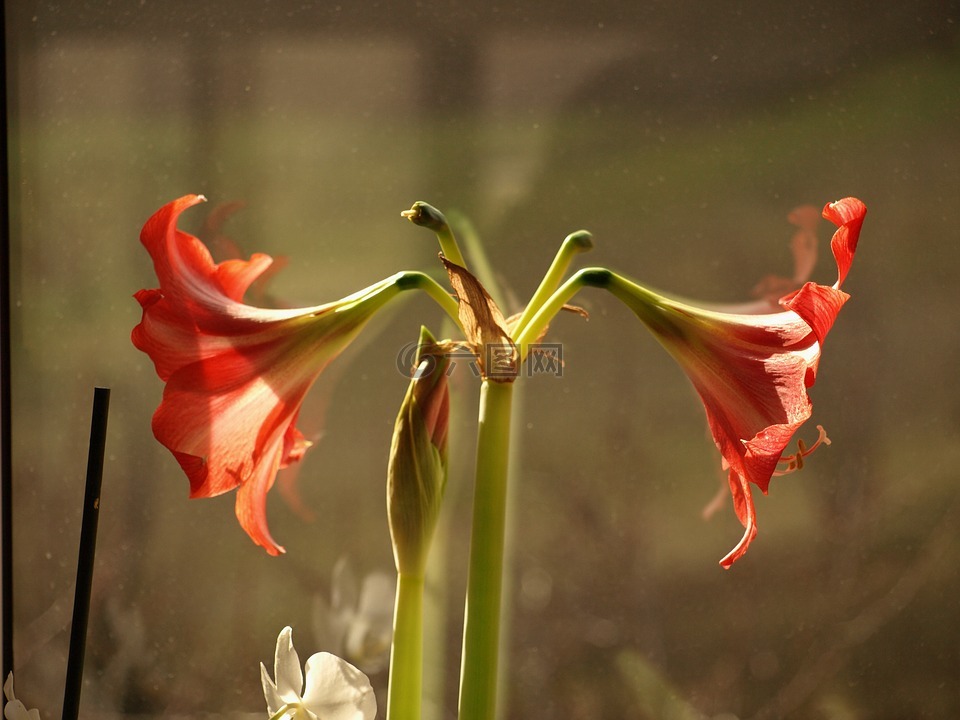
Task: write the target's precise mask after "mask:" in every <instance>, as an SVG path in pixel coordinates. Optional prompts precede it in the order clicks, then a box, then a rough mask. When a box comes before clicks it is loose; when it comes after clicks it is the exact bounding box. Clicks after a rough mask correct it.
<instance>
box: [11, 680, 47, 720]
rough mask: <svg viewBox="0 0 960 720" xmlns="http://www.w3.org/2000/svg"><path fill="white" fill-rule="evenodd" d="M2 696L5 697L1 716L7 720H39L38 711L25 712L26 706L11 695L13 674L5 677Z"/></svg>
mask: <svg viewBox="0 0 960 720" xmlns="http://www.w3.org/2000/svg"><path fill="white" fill-rule="evenodd" d="M3 694H4V695H6V696H7V702H6V704H5V705H4V706H3V716H4V717H5V718H6V719H7V720H40V711H39V710H36V709H34V710H27V706H26V705H24V704H23V703H22V702H20V701H19V700H17V696H16V695H14V694H13V673H10V674H9V675H7V681H6V682H5V683H3Z"/></svg>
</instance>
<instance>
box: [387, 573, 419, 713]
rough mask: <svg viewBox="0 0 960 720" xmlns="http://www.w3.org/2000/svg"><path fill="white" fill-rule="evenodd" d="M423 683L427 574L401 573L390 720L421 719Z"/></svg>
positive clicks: (398, 588) (392, 671) (391, 682)
mask: <svg viewBox="0 0 960 720" xmlns="http://www.w3.org/2000/svg"><path fill="white" fill-rule="evenodd" d="M422 685H423V575H414V574H411V573H399V574H398V575H397V602H396V606H395V608H394V614H393V648H392V650H391V653H390V680H389V685H388V691H387V720H420V704H421V696H422Z"/></svg>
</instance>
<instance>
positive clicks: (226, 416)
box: [132, 195, 403, 555]
mask: <svg viewBox="0 0 960 720" xmlns="http://www.w3.org/2000/svg"><path fill="white" fill-rule="evenodd" d="M203 200H204V198H203V197H202V196H200V195H187V196H185V197H182V198H180V199H179V200H175V201H174V202H171V203H169V204H168V205H165V206H164V207H162V208H160V210H158V211H157V213H156V214H155V215H154V216H153V217H151V218H150V219H149V220H148V221H147V223H146V225H144V227H143V231H142V232H141V235H140V240H141V242H143V244H144V246H145V247H146V248H147V250H148V251H149V252H150V255H151V257H152V258H153V264H154V268H155V270H156V273H157V278H158V279H159V281H160V287H159V289H154V290H141V291H139V292H138V293H136V295H135V297H136V299H137V300H138V301H139V303H140V305H141V306H142V308H143V319H142V320H141V322H140V324H139V325H137V326H136V327H135V328H134V330H133V333H132V340H133V344H134V345H136V347H137V348H139V349H140V350H143V351H144V352H145V353H147V354H148V355H149V356H150V359H151V360H153V362H154V365H155V367H156V370H157V374H158V375H159V376H160V378H161V379H162V380H164V381H165V382H166V387H165V389H164V392H163V401H162V402H161V404H160V407H158V408H157V411H156V413H155V414H154V416H153V432H154V435H156V437H157V439H158V440H159V441H160V442H161V443H162V444H163V445H165V446H166V447H167V448H168V449H169V450H170V451H171V452H172V453H173V455H174V457H175V458H176V459H177V461H178V462H179V463H180V466H181V467H182V468H183V470H184V472H185V473H186V474H187V477H188V478H189V480H190V497H212V496H214V495H219V494H221V493H224V492H227V491H229V490H232V489H234V488H239V490H238V492H237V501H236V513H237V519H238V520H239V521H240V525H241V526H242V527H243V529H244V530H245V531H246V532H247V534H248V535H249V536H250V537H251V538H252V539H253V541H254V542H255V543H257V544H258V545H261V546H262V547H264V548H265V549H266V551H267V552H268V553H270V554H271V555H277V554H279V553H281V552H283V548H282V547H280V546H279V545H278V544H277V543H276V542H275V541H274V540H273V538H272V537H271V535H270V532H269V530H268V528H267V519H266V495H267V491H268V490H269V489H270V488H271V487H272V485H273V482H274V480H275V478H276V475H277V470H278V469H279V468H282V467H285V466H287V465H288V464H290V463H292V462H295V461H297V460H299V459H300V458H301V457H302V456H303V454H304V452H305V451H306V449H307V447H308V446H309V443H308V442H307V441H306V440H305V439H304V437H303V435H301V433H300V432H299V431H298V430H297V428H296V420H297V414H298V412H299V410H300V405H301V403H302V402H303V398H304V396H305V395H306V392H307V390H308V389H309V388H310V386H311V385H312V384H313V382H314V381H315V380H316V379H317V376H318V375H319V374H320V372H321V371H322V370H323V369H324V367H326V365H327V364H328V363H329V362H330V361H331V360H333V359H334V358H335V357H336V356H337V355H338V354H339V353H340V352H341V351H342V350H343V349H344V348H345V347H346V346H347V345H348V344H349V343H350V341H351V340H353V339H354V337H356V335H357V333H359V331H360V330H361V329H362V328H363V326H364V324H365V323H366V321H367V320H369V318H370V317H371V315H372V314H373V313H374V312H375V311H376V310H377V309H379V308H380V307H382V306H383V305H384V304H385V303H386V302H387V301H388V300H389V299H390V298H391V297H393V296H394V295H396V294H397V293H398V292H400V291H401V290H402V289H403V288H402V287H400V285H399V284H398V282H397V277H398V276H394V277H392V278H387V279H386V280H383V281H381V282H379V283H377V284H375V285H372V286H370V287H369V288H366V289H365V290H361V291H360V292H358V293H355V294H353V295H351V296H349V297H347V298H344V299H343V300H340V301H338V302H335V303H329V304H326V305H318V306H316V307H310V308H298V309H291V310H268V309H263V308H258V307H253V306H251V305H246V304H244V303H243V301H242V300H243V295H244V293H245V292H246V291H247V289H248V288H249V287H250V285H251V283H253V282H254V281H255V280H256V279H257V278H258V277H260V276H261V275H262V274H263V272H264V271H265V270H266V269H267V268H268V267H269V266H270V264H271V262H272V260H271V258H270V257H269V256H267V255H263V254H259V253H257V254H254V255H253V256H252V257H251V258H250V260H246V261H244V260H226V261H224V262H221V263H219V264H215V263H214V262H213V260H212V258H211V256H210V253H209V251H208V250H207V248H206V247H205V246H204V245H203V243H201V242H200V241H199V240H198V239H197V238H195V237H193V236H192V235H189V234H187V233H185V232H181V231H180V230H178V229H177V227H176V224H177V218H178V217H179V215H180V213H181V212H183V211H184V210H186V209H187V208H189V207H191V206H193V205H196V204H197V203H200V202H202V201H203Z"/></svg>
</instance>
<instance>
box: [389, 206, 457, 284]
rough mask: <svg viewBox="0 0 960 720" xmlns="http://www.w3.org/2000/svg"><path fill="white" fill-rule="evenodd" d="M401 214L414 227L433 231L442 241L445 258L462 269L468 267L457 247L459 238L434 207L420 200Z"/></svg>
mask: <svg viewBox="0 0 960 720" xmlns="http://www.w3.org/2000/svg"><path fill="white" fill-rule="evenodd" d="M400 214H401V215H402V216H403V217H405V218H406V219H407V220H409V221H410V222H412V223H413V224H414V225H420V226H421V227H425V228H429V229H430V230H433V232H434V234H436V236H437V240H439V241H440V251H441V252H442V253H443V256H444V257H445V258H447V260H449V261H450V262H452V263H456V264H457V265H459V266H460V267H462V268H465V267H466V266H467V264H466V262H465V261H464V259H463V254H462V253H461V252H460V247H459V246H458V245H457V238H456V237H454V235H453V230H451V229H450V224H449V223H448V222H447V218H446V217H444V215H443V213H442V212H440V211H439V210H437V209H436V208H435V207H434V206H433V205H430V204H429V203H425V202H421V201H419V200H418V201H417V202H415V203H414V204H413V207H411V208H410V209H409V210H404V211H403V212H402V213H400Z"/></svg>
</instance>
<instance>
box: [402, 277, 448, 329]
mask: <svg viewBox="0 0 960 720" xmlns="http://www.w3.org/2000/svg"><path fill="white" fill-rule="evenodd" d="M397 285H398V287H399V288H400V289H401V290H413V289H417V290H423V291H424V292H426V293H427V295H429V296H430V297H432V298H433V299H434V300H436V302H437V304H438V305H439V306H440V307H441V308H443V310H444V311H445V312H446V313H447V315H449V316H450V317H451V318H453V321H454V322H455V323H456V324H457V327H458V328H461V330H462V326H461V325H460V312H459V310H458V309H457V301H456V300H454V299H453V296H452V295H451V294H450V293H449V292H448V291H447V290H444V288H443V286H442V285H440V283H438V282H437V281H436V280H434V279H433V278H432V277H430V276H429V275H427V274H425V273H422V272H419V271H416V270H407V271H406V272H402V273H400V274H399V275H398V276H397Z"/></svg>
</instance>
